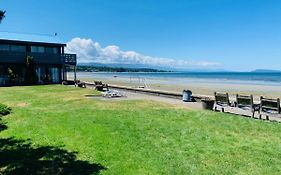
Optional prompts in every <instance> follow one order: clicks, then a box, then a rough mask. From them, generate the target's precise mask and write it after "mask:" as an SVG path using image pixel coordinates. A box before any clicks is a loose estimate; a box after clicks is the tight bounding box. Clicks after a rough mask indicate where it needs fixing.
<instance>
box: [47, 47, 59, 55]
mask: <svg viewBox="0 0 281 175" xmlns="http://www.w3.org/2000/svg"><path fill="white" fill-rule="evenodd" d="M46 53H51V54H57V53H58V48H56V47H46Z"/></svg>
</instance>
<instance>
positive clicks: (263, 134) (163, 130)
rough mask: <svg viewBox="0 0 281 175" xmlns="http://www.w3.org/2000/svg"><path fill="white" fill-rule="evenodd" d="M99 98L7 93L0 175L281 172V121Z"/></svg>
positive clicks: (57, 90)
mask: <svg viewBox="0 0 281 175" xmlns="http://www.w3.org/2000/svg"><path fill="white" fill-rule="evenodd" d="M95 93H97V92H95V91H93V90H90V89H81V88H73V87H65V86H60V85H55V86H34V87H10V88H0V103H4V104H6V105H8V106H10V107H12V113H11V114H10V115H8V116H5V117H2V124H1V125H0V129H1V130H0V131H1V132H0V141H1V142H0V174H40V173H41V174H79V175H80V174H96V173H100V174H118V175H120V174H141V175H144V174H152V175H154V174H169V175H170V174H280V173H281V124H279V123H276V122H265V121H260V120H253V119H249V118H245V117H237V116H233V115H229V114H222V113H215V112H208V111H195V110H189V111H186V110H184V109H176V108H174V107H172V106H169V105H167V104H161V103H158V102H153V101H104V100H99V99H87V98H85V97H84V95H85V94H95Z"/></svg>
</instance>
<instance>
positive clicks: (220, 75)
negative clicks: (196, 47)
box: [78, 72, 281, 86]
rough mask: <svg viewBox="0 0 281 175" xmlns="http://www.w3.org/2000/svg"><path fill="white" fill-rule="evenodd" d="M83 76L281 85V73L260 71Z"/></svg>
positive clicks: (86, 75) (89, 75)
mask: <svg viewBox="0 0 281 175" xmlns="http://www.w3.org/2000/svg"><path fill="white" fill-rule="evenodd" d="M79 76H80V77H83V78H94V77H98V78H109V77H119V78H143V79H150V80H153V79H157V80H175V81H186V80H189V81H190V80H192V81H196V82H208V83H212V82H214V83H228V84H254V85H255V84H256V85H273V86H281V73H279V72H278V73H277V72H276V73H260V72H259V73H258V72H164V73H162V72H159V73H158V72H157V73H115V72H114V73H111V72H110V73H104V72H79V73H78V77H79Z"/></svg>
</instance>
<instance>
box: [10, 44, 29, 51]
mask: <svg viewBox="0 0 281 175" xmlns="http://www.w3.org/2000/svg"><path fill="white" fill-rule="evenodd" d="M25 50H26V47H25V46H20V45H11V51H14V52H25Z"/></svg>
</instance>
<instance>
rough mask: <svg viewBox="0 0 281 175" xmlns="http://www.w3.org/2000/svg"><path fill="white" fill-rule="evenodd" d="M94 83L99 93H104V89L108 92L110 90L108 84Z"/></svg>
mask: <svg viewBox="0 0 281 175" xmlns="http://www.w3.org/2000/svg"><path fill="white" fill-rule="evenodd" d="M94 83H95V89H96V90H97V91H104V89H105V90H106V91H108V90H109V88H108V85H107V84H103V83H102V82H101V81H95V82H94Z"/></svg>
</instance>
